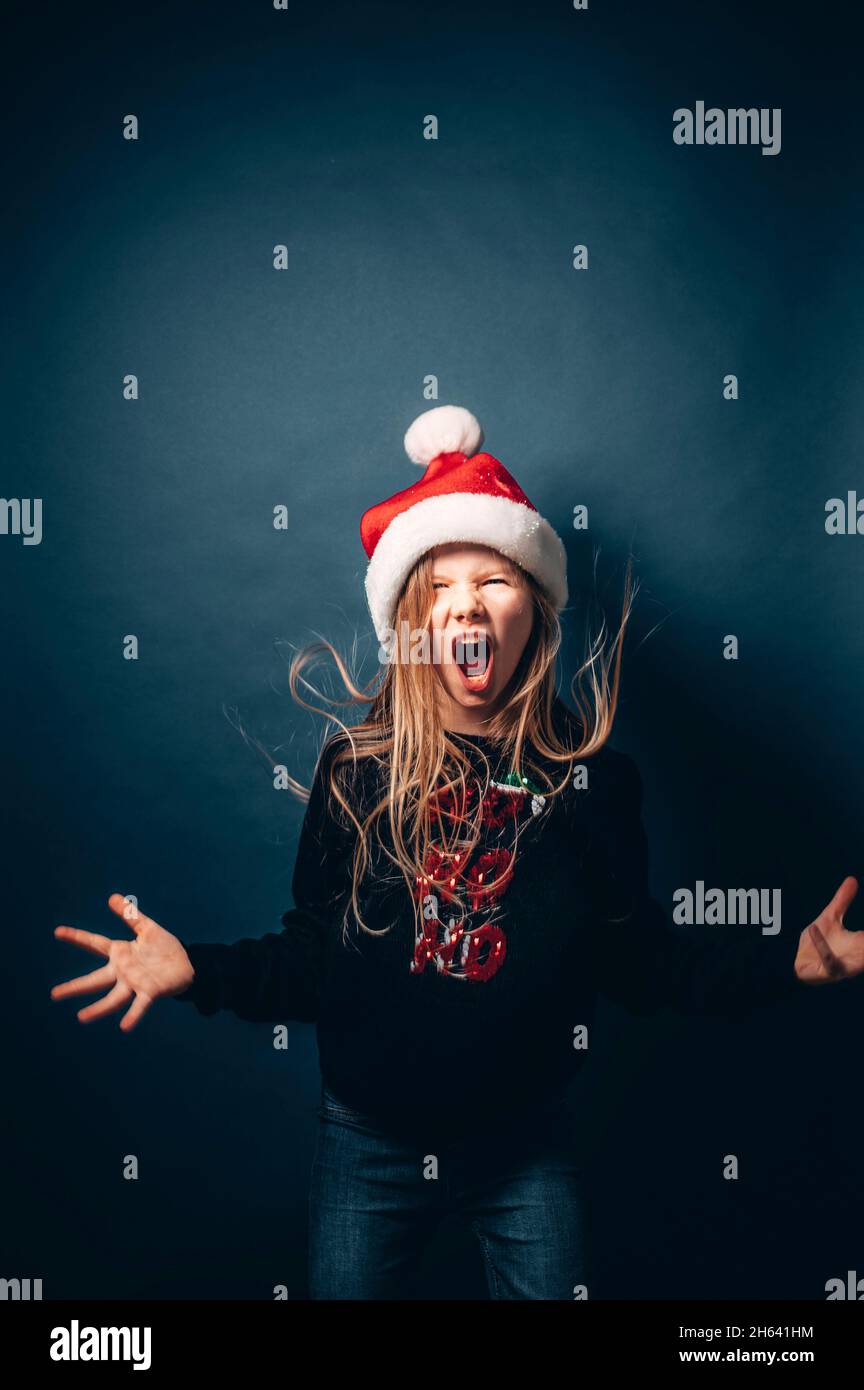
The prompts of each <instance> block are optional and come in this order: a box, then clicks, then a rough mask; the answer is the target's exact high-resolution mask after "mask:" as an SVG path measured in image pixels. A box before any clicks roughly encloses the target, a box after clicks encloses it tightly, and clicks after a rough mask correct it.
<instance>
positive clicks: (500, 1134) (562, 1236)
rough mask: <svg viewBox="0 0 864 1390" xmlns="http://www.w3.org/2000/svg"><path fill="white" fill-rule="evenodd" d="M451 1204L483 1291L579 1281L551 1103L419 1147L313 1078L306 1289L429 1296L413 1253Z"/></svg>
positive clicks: (418, 1255) (571, 1194) (563, 1127)
mask: <svg viewBox="0 0 864 1390" xmlns="http://www.w3.org/2000/svg"><path fill="white" fill-rule="evenodd" d="M436 1161H437V1176H436V1175H435V1169H436ZM452 1213H456V1214H457V1219H461V1220H464V1221H466V1222H467V1223H468V1225H469V1226H470V1229H471V1230H472V1231H473V1233H474V1234H475V1235H476V1237H477V1239H478V1241H479V1243H480V1250H481V1252H482V1256H483V1262H484V1265H485V1269H486V1280H487V1283H488V1286H489V1296H490V1298H493V1299H499V1298H527V1299H535V1298H536V1299H540V1298H543V1299H546V1298H549V1299H568V1300H570V1299H573V1298H574V1297H575V1296H576V1294H575V1292H574V1286H576V1285H582V1284H586V1283H587V1279H586V1272H585V1256H584V1240H583V1231H584V1209H583V1200H582V1183H581V1168H580V1165H579V1162H578V1160H577V1158H576V1157H575V1155H574V1152H573V1137H572V1134H571V1133H570V1131H569V1128H568V1125H567V1123H561V1122H560V1106H558V1105H557V1104H553V1105H550V1104H549V1103H546V1104H544V1105H543V1106H540V1107H538V1108H536V1109H534V1110H531V1111H530V1112H525V1113H523V1114H521V1115H519V1116H517V1117H515V1118H511V1119H508V1120H506V1121H504V1122H502V1123H501V1124H500V1125H496V1126H495V1127H494V1128H493V1129H491V1130H487V1131H486V1132H485V1133H484V1134H483V1135H482V1136H480V1137H476V1136H474V1137H470V1138H457V1139H453V1138H450V1139H447V1140H445V1141H443V1142H440V1143H439V1142H428V1143H426V1144H425V1145H424V1144H423V1143H422V1142H421V1141H416V1142H415V1141H413V1140H411V1139H407V1138H404V1137H401V1136H397V1135H395V1134H393V1133H390V1132H387V1131H385V1130H384V1129H383V1128H381V1127H380V1125H379V1122H377V1121H376V1120H373V1119H372V1118H371V1117H370V1116H368V1115H366V1114H364V1113H362V1112H361V1111H358V1110H354V1109H352V1108H351V1107H350V1106H347V1105H344V1104H343V1103H342V1102H341V1101H340V1100H339V1099H337V1097H335V1096H334V1095H332V1094H331V1092H330V1091H328V1090H327V1088H326V1087H322V1092H321V1103H320V1105H319V1107H318V1134H317V1139H316V1146H315V1154H314V1158H313V1162H312V1172H311V1180H310V1191H309V1296H310V1298H312V1299H363V1300H367V1299H406V1298H412V1297H415V1298H422V1297H429V1296H430V1291H429V1290H424V1289H421V1288H419V1287H418V1277H417V1276H418V1273H419V1272H420V1265H421V1259H422V1256H423V1252H424V1249H425V1247H426V1245H427V1243H428V1241H429V1239H430V1237H431V1236H432V1234H433V1233H434V1230H435V1227H436V1226H437V1224H438V1223H439V1222H440V1221H441V1220H442V1219H443V1217H444V1216H445V1215H450V1214H452ZM441 1296H442V1297H446V1293H444V1294H442V1295H441Z"/></svg>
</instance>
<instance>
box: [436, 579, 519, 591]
mask: <svg viewBox="0 0 864 1390" xmlns="http://www.w3.org/2000/svg"><path fill="white" fill-rule="evenodd" d="M446 582H447V581H446V580H445V579H436V581H435V583H434V584H433V585H432V588H433V589H439V588H440V587H441V586H442V584H446ZM507 582H508V581H507V580H506V579H484V580H483V583H484V584H506V583H507Z"/></svg>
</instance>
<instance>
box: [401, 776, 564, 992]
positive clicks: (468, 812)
mask: <svg viewBox="0 0 864 1390" xmlns="http://www.w3.org/2000/svg"><path fill="white" fill-rule="evenodd" d="M480 792H481V787H480V784H479V782H478V781H477V780H476V779H472V780H471V781H469V782H467V783H466V787H465V793H464V796H461V795H460V791H459V789H458V788H446V789H443V790H442V791H440V792H438V793H437V795H436V796H435V797H433V799H432V806H433V811H435V810H437V811H438V812H439V813H440V815H441V816H442V817H444V818H445V819H449V820H452V821H454V822H458V821H460V820H464V819H465V818H466V817H467V818H470V817H471V816H473V815H474V813H475V809H476V804H477V798H478V796H479V795H480ZM545 805H546V800H545V797H544V796H543V795H542V793H541V792H540V790H539V788H537V787H535V786H534V785H533V784H532V783H531V782H530V781H529V780H528V779H527V778H526V777H523V778H522V779H521V781H520V779H519V777H518V776H517V775H516V773H514V772H511V773H510V774H509V775H508V776H507V777H506V778H505V780H504V781H503V782H494V781H493V782H490V783H489V787H488V790H487V792H486V795H485V796H484V797H483V804H482V808H481V832H480V836H479V840H478V843H477V844H476V845H474V846H473V847H471V846H469V847H468V848H467V850H460V849H458V848H453V849H452V851H451V852H449V853H447V852H444V851H443V850H442V849H440V848H438V847H436V846H435V845H432V846H430V848H429V850H428V852H427V856H426V860H425V863H424V866H423V867H424V870H425V872H424V873H423V875H422V876H420V875H418V877H417V879H416V880H415V889H414V892H415V897H416V898H417V899H418V901H419V902H420V905H421V930H420V931H419V933H418V935H417V937H416V939H415V943H414V957H413V959H412V961H411V965H410V969H411V971H412V973H414V974H418V975H419V974H422V973H423V971H424V970H425V969H426V968H427V966H434V967H435V969H436V970H437V971H438V972H439V974H442V975H446V976H448V977H449V978H450V979H458V980H472V981H485V980H490V979H491V978H492V976H493V975H495V974H496V973H497V972H498V971H499V970H500V969H501V966H502V965H503V964H504V961H505V959H506V956H507V937H506V935H505V933H504V931H503V929H502V927H501V925H500V922H499V921H497V920H496V917H500V915H501V913H500V909H499V903H500V901H501V898H502V897H503V895H504V894H505V893H506V892H507V889H508V888H509V886H510V884H511V882H512V879H513V867H514V863H515V859H516V843H517V841H518V839H519V836H520V834H521V828H522V825H523V824H525V823H530V821H531V820H532V819H533V818H534V817H536V816H540V815H541V814H542V813H543V811H544V809H545ZM459 899H461V904H462V905H461V906H460V905H459ZM466 900H467V904H468V906H467V908H466V907H465V902H466ZM447 903H451V904H452V903H456V904H457V911H459V912H462V913H463V915H462V916H461V917H460V918H459V919H458V920H457V918H456V917H455V916H453V915H452V914H449V920H448V921H447V922H446V923H445V922H444V921H442V920H441V918H442V915H448V914H447V913H446V906H444V907H442V904H444V905H446V904H447ZM478 918H480V919H482V920H480V921H479V922H478V921H477V919H478Z"/></svg>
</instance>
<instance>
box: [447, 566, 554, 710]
mask: <svg viewBox="0 0 864 1390" xmlns="http://www.w3.org/2000/svg"><path fill="white" fill-rule="evenodd" d="M431 558H432V565H433V568H432V586H433V590H434V596H435V597H434V607H433V609H432V621H431V628H432V631H433V634H434V632H435V631H436V629H437V630H438V631H439V632H440V634H441V636H440V639H439V640H440V642H441V661H440V663H439V664H436V666H435V670H436V672H437V675H438V678H439V681H440V683H441V699H442V715H443V720H444V725H445V728H448V729H452V730H454V731H456V732H458V733H480V732H482V729H483V726H484V724H485V722H486V721H487V720H488V719H489V718H490V717H491V716H492V715H493V714H494V713H495V712H496V710H497V709H498V708H499V706H500V703H501V699H502V696H503V694H504V692H505V691H506V689H507V686H508V685H509V682H510V679H511V677H512V675H513V673H514V671H515V670H516V667H517V665H518V664H519V659H520V657H521V656H522V653H523V652H524V650H525V646H526V644H527V642H528V638H529V637H530V635H531V629H532V626H533V622H534V604H533V600H532V597H531V591H530V589H529V588H528V587H527V585H526V584H525V581H524V580H523V578H522V576H521V575H520V574H519V573H518V571H517V572H516V573H515V574H514V573H513V572H511V570H510V566H509V564H508V563H507V561H505V560H504V557H503V556H501V555H500V554H499V553H498V552H497V551H495V550H490V549H489V548H488V547H487V546H485V545H464V544H462V543H461V542H454V543H452V544H450V545H439V546H436V547H435V549H434V550H433V551H432V555H431ZM471 638H474V639H479V640H475V641H473V642H472V641H470V639H471ZM434 650H435V649H434V647H433V651H434Z"/></svg>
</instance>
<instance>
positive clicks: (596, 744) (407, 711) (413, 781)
mask: <svg viewBox="0 0 864 1390" xmlns="http://www.w3.org/2000/svg"><path fill="white" fill-rule="evenodd" d="M500 560H501V563H502V564H503V566H504V567H505V569H507V570H508V571H509V572H510V576H511V580H512V582H514V583H515V584H518V585H524V586H526V587H527V588H528V590H529V591H530V594H531V597H532V599H533V604H534V623H533V627H532V631H531V635H530V636H529V638H528V641H527V643H526V646H525V650H524V652H523V654H522V657H521V659H520V661H519V664H518V666H517V668H516V670H515V672H514V674H513V677H512V678H511V681H510V683H509V687H508V695H507V699H506V701H505V703H504V705H503V707H502V708H501V709H500V710H499V712H498V713H497V714H496V715H495V717H494V718H493V719H491V720H490V721H489V723H488V725H487V726H486V728H485V733H486V735H487V736H488V737H489V738H491V739H492V740H494V747H495V749H496V752H497V750H498V748H499V747H500V750H501V753H502V756H503V757H506V758H509V765H510V767H511V768H512V769H513V770H515V771H516V772H517V773H518V775H519V776H520V777H521V776H524V775H526V773H527V772H531V774H532V777H533V779H534V780H535V781H537V782H538V783H541V782H542V786H543V795H544V797H546V798H547V799H548V798H549V797H555V796H557V795H559V794H560V793H561V791H562V790H563V789H564V787H565V786H566V785H567V782H568V781H569V778H570V774H571V768H572V765H573V763H574V762H576V761H578V760H579V759H581V758H584V757H586V756H588V755H590V754H592V753H595V752H596V751H597V750H598V749H600V748H602V746H603V744H604V743H605V742H606V740H607V739H608V738H609V735H610V733H611V730H612V725H613V722H614V719H615V714H616V711H617V707H618V696H619V688H620V679H621V657H622V647H623V640H624V633H625V630H626V627H627V622H628V619H629V617H630V612H631V609H632V605H633V600H634V598H635V593H636V587H634V585H633V581H632V561H631V560H628V563H627V570H626V575H625V582H624V597H623V605H622V613H621V619H620V622H619V624H618V627H617V631H616V632H615V634H614V636H613V637H610V636H609V634H608V632H607V627H606V622H605V619H604V620H603V621H602V623H601V624H600V627H599V630H598V632H597V634H596V636H595V637H594V638H593V639H590V638H589V639H588V642H587V652H586V655H585V659H584V660H583V662H582V664H581V666H580V667H579V669H578V671H577V672H576V675H575V676H574V677H573V681H572V682H571V689H570V695H571V699H572V701H573V704H574V705H575V707H576V714H575V715H574V714H573V712H572V711H569V713H570V715H571V716H572V717H571V718H570V719H568V721H567V723H566V726H562V725H561V722H560V720H556V718H555V712H556V704H557V706H558V708H559V709H560V704H561V702H560V701H559V700H558V697H557V695H556V657H557V654H558V651H559V648H560V646H561V625H560V622H559V618H558V613H557V611H556V609H555V607H554V604H553V603H552V602H551V600H550V599H549V597H548V596H547V594H546V593H545V591H544V590H543V589H541V588H540V586H539V585H538V584H537V582H536V581H535V580H534V578H533V577H532V576H531V575H530V574H528V573H527V572H526V571H525V570H523V569H522V568H521V567H520V566H519V565H517V564H515V563H513V562H512V561H510V560H509V559H507V557H505V556H500ZM432 570H433V560H432V552H431V551H427V552H426V554H425V555H423V556H422V557H421V559H420V560H419V561H418V562H417V564H416V565H415V566H414V568H413V569H412V570H411V572H410V574H409V575H408V578H407V580H406V581H405V584H404V586H403V588H402V591H401V594H400V596H399V599H398V602H397V605H396V612H395V616H394V622H393V626H394V628H395V631H396V632H397V633H401V632H402V631H403V623H404V624H407V630H408V631H409V632H411V633H414V632H416V631H417V630H418V629H420V630H423V631H429V630H430V623H431V615H432V609H433V604H434V590H433V587H432ZM325 652H326V653H329V655H330V656H331V657H332V659H333V661H334V662H335V664H336V667H337V669H338V672H339V675H340V677H341V679H342V681H343V683H344V686H345V689H346V691H347V698H346V699H340V700H334V699H329V698H327V697H326V696H324V695H322V694H321V692H319V691H315V689H314V687H313V686H311V685H310V684H309V682H308V681H307V679H306V676H305V675H304V674H303V673H304V671H306V670H307V668H308V667H309V665H310V664H311V663H313V662H315V661H316V660H317V659H318V658H320V657H321V656H322V655H323V654H324V653H325ZM438 683H439V677H438V676H437V675H436V673H435V671H434V669H433V667H432V665H431V663H430V662H429V661H401V660H391V661H388V662H387V663H386V665H385V667H384V669H383V674H382V672H376V675H375V676H374V677H373V679H372V681H371V682H370V683H369V685H368V686H366V687H365V688H358V686H357V684H356V683H355V681H354V679H353V677H352V675H351V673H350V671H349V670H348V667H347V665H346V663H345V661H344V660H343V659H342V657H341V656H340V655H339V653H338V652H337V651H336V649H335V648H334V647H333V645H332V644H331V643H330V642H327V641H321V642H315V643H311V644H309V645H307V646H305V647H303V648H302V649H301V650H299V651H298V652H297V653H296V655H295V656H294V658H293V660H292V661H291V665H290V670H289V686H290V690H291V694H292V696H293V698H294V699H295V700H296V701H297V703H298V704H300V705H302V706H303V708H305V709H308V710H311V711H313V712H314V713H315V714H317V715H322V716H323V718H324V719H325V721H327V722H328V724H329V723H332V724H334V725H336V726H337V728H338V730H339V731H340V732H339V733H338V734H336V735H335V743H336V745H338V746H337V747H336V751H335V752H334V756H333V757H332V760H331V763H330V776H329V788H328V791H329V797H330V807H331V811H332V812H333V813H335V814H336V815H338V816H339V817H340V819H341V820H342V823H343V824H346V825H350V826H353V830H354V832H355V834H356V840H355V846H354V859H353V866H352V884H351V893H350V898H349V899H348V900H346V906H345V913H344V917H343V923H342V930H343V936H344V939H346V940H347V934H348V932H349V930H350V927H349V918H350V915H353V917H354V918H355V919H356V921H357V923H358V925H359V926H360V928H361V930H363V931H366V932H368V933H369V934H371V935H380V934H381V933H382V932H383V931H387V930H389V929H390V928H389V927H383V928H381V929H380V930H378V931H375V930H374V929H373V928H371V927H369V926H368V925H367V924H366V922H364V920H363V917H362V913H361V908H360V896H359V895H360V888H361V885H362V884H363V882H364V880H365V878H366V875H367V873H368V872H369V870H370V866H371V864H372V851H371V848H370V845H371V842H372V839H373V836H374V839H375V844H376V846H377V847H378V848H380V850H381V851H382V853H383V854H384V855H385V856H386V858H387V859H388V860H389V861H390V862H391V863H392V864H393V865H394V867H395V869H396V871H397V878H398V877H399V876H401V877H402V878H403V879H404V883H405V886H406V888H407V890H408V892H409V895H410V899H411V901H412V902H413V904H414V917H415V932H416V931H417V930H418V928H419V914H420V912H421V895H418V893H417V892H416V891H415V890H416V886H417V884H418V883H419V882H420V880H421V879H422V878H423V876H424V874H425V873H426V864H427V853H428V851H429V849H430V848H431V846H432V845H433V843H434V844H435V845H436V848H438V849H439V850H440V851H442V852H443V853H444V854H445V855H449V854H451V853H453V852H454V849H455V847H456V846H458V848H459V850H460V852H462V851H464V853H465V854H469V853H470V850H471V848H472V847H473V846H474V845H475V844H476V843H477V841H478V839H479V834H480V825H481V818H482V809H483V807H482V795H481V797H479V798H477V800H476V803H475V811H474V813H473V816H472V817H471V818H466V817H462V818H461V819H460V818H457V819H456V821H455V822H454V823H451V824H448V821H450V820H451V818H450V817H442V815H441V811H440V806H441V802H440V800H439V798H440V797H441V794H442V792H443V793H445V794H447V793H454V792H455V795H456V797H457V798H458V802H459V804H460V805H462V806H463V807H464V805H465V802H464V801H463V798H464V796H465V791H466V785H467V779H468V778H469V777H470V776H475V777H476V772H475V771H474V769H473V768H472V764H471V762H470V761H469V759H468V758H467V757H466V755H465V753H464V751H463V749H462V748H461V747H460V746H459V744H458V743H457V742H456V741H454V739H453V737H451V735H450V734H449V733H448V731H447V730H446V729H445V728H443V727H442V724H441V718H440V712H439V710H440V706H439V699H438V691H437V689H436V687H438ZM301 685H302V686H303V687H304V688H305V689H306V690H310V691H313V692H314V693H315V694H316V696H317V697H318V699H319V700H320V701H322V702H323V703H324V704H325V705H329V706H330V710H329V712H328V711H327V710H326V709H325V710H322V709H320V708H319V706H318V705H317V704H310V703H309V702H308V701H307V700H306V699H304V697H303V695H302V694H301V693H300V689H299V687H300V686H301ZM358 705H370V706H371V708H370V709H369V711H368V714H367V716H366V718H365V719H363V720H362V721H361V722H359V723H355V724H353V725H352V724H349V723H346V722H345V721H344V720H343V719H342V718H340V716H339V714H338V713H336V712H335V711H336V710H337V709H340V708H344V709H346V710H347V709H350V708H352V707H355V706H358ZM574 726H575V728H576V729H577V730H578V731H581V738H580V739H579V740H578V741H577V743H576V746H574V740H573V738H572V737H570V736H569V734H570V733H571V732H572V730H573V727H574ZM559 731H560V733H559ZM329 732H330V731H329V730H328V733H329ZM325 741H326V742H327V743H328V746H329V745H330V741H329V739H327V740H325ZM479 753H480V755H481V758H482V761H483V762H484V763H485V777H486V785H487V787H488V783H489V779H490V776H491V768H490V765H489V762H488V759H486V756H485V752H484V751H483V750H482V749H479ZM532 753H536V754H537V755H539V757H540V758H542V759H544V760H545V761H546V762H547V763H551V764H553V765H555V764H560V765H562V766H563V767H564V775H563V777H562V778H561V780H560V781H558V782H557V783H554V782H553V780H552V779H551V778H550V777H549V776H548V775H547V772H546V770H545V768H544V767H542V766H541V765H540V764H538V763H536V762H534V761H533V760H532ZM368 761H372V762H374V763H375V764H376V767H377V770H378V773H379V780H378V781H377V782H375V779H370V780H371V781H373V782H374V783H375V785H376V786H377V788H378V790H379V792H380V795H378V794H377V793H376V797H375V798H373V801H374V804H371V805H369V806H368V807H362V806H360V805H359V803H358V801H357V799H356V798H355V797H354V796H352V794H351V781H352V778H351V774H350V772H349V769H351V770H356V768H357V766H358V764H359V763H361V762H364V763H365V762H368ZM565 765H566V766H565ZM287 783H288V785H289V787H290V789H291V791H292V792H293V793H294V794H295V795H296V796H297V797H298V799H300V800H301V801H303V802H306V801H308V798H309V793H310V789H309V788H307V787H304V786H303V785H302V784H301V783H299V782H297V781H296V780H295V779H294V778H293V777H291V776H290V774H289V775H288V776H287ZM484 790H485V789H484ZM337 808H338V809H337ZM382 831H385V832H386V834H382ZM376 873H377V871H376ZM488 886H489V885H488V884H487V887H488ZM454 899H455V904H456V910H457V911H458V907H459V897H458V894H455V893H454Z"/></svg>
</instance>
